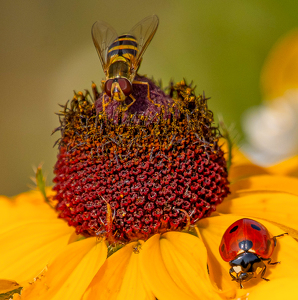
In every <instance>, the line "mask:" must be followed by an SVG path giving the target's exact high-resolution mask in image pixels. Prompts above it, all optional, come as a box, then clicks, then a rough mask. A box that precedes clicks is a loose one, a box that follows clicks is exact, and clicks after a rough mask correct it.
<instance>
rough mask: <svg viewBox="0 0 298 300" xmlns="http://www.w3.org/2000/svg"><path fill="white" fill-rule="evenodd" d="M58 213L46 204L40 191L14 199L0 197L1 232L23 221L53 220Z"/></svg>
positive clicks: (30, 192)
mask: <svg viewBox="0 0 298 300" xmlns="http://www.w3.org/2000/svg"><path fill="white" fill-rule="evenodd" d="M56 218H57V213H56V212H55V210H54V209H52V208H51V207H50V206H49V205H48V204H46V203H45V201H44V199H43V197H42V195H41V193H40V192H38V191H29V192H26V193H22V194H20V195H18V196H16V197H14V198H12V199H11V198H8V197H5V196H0V232H1V231H2V230H3V229H4V228H5V230H6V229H7V228H9V226H10V225H11V224H13V223H14V222H18V221H22V220H33V219H39V220H52V219H56Z"/></svg>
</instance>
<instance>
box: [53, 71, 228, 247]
mask: <svg viewBox="0 0 298 300" xmlns="http://www.w3.org/2000/svg"><path fill="white" fill-rule="evenodd" d="M135 80H140V81H142V82H145V83H146V84H134V85H133V94H132V95H133V97H134V98H135V99H136V101H135V102H134V103H133V104H132V105H130V103H131V100H130V98H129V97H127V99H126V101H125V102H124V103H119V102H117V101H111V100H110V99H109V98H108V97H107V96H104V95H103V93H101V94H99V93H98V91H97V88H96V86H95V84H93V85H92V90H93V94H94V97H95V99H96V101H95V102H93V101H92V100H91V96H90V95H89V93H88V92H86V94H85V95H83V94H82V93H78V94H76V95H75V96H74V98H73V99H72V101H71V102H70V103H67V104H66V105H65V106H64V107H63V111H62V112H61V113H60V122H61V126H60V127H58V128H57V129H56V130H55V131H57V130H60V131H61V138H60V139H59V140H58V144H59V154H58V160H57V163H56V165H55V170H54V172H55V174H56V177H55V178H54V182H55V186H54V190H55V191H56V192H57V194H56V196H55V199H56V200H58V204H57V207H56V209H57V211H58V212H59V217H60V218H63V219H65V220H66V221H67V222H68V224H69V225H70V226H74V227H75V228H76V232H77V233H80V234H84V235H86V236H90V235H91V236H106V237H107V239H108V240H110V241H111V237H112V239H114V240H116V241H119V242H129V241H132V240H138V239H147V238H149V237H150V236H151V235H153V234H155V233H162V232H165V231H169V230H184V229H185V228H186V229H188V228H189V226H190V225H191V224H194V223H195V222H196V221H197V220H199V219H201V218H203V217H207V216H209V215H210V214H211V212H213V211H215V209H216V205H217V204H219V203H221V202H222V201H223V199H224V198H225V197H226V196H227V194H228V193H229V188H228V180H227V170H226V161H225V159H224V156H223V155H224V154H223V151H222V150H221V148H220V147H219V145H218V139H219V136H220V134H219V131H218V129H217V128H216V127H214V126H213V115H212V112H211V111H210V110H208V107H207V99H206V98H205V96H204V95H199V96H195V94H194V89H193V88H192V87H191V86H190V85H187V84H186V83H185V81H182V82H180V83H178V84H176V85H172V86H171V88H170V92H169V95H167V94H165V93H164V92H163V91H162V90H161V89H160V88H159V87H157V85H156V84H155V83H153V82H152V81H151V80H149V79H148V78H146V77H140V76H136V79H135ZM109 209H110V211H109ZM109 237H110V238H109Z"/></svg>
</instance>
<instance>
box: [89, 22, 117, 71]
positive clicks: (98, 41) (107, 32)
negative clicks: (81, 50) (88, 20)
mask: <svg viewBox="0 0 298 300" xmlns="http://www.w3.org/2000/svg"><path fill="white" fill-rule="evenodd" d="M91 33H92V39H93V43H94V46H95V48H96V50H97V53H98V56H99V58H100V61H101V64H102V67H103V69H104V71H105V72H106V68H107V66H108V63H109V62H108V48H109V46H110V45H111V44H112V43H113V41H114V40H115V39H117V37H118V35H117V32H116V31H115V29H114V28H113V27H111V26H110V25H109V24H107V23H105V22H103V21H97V22H95V23H94V24H93V26H92V29H91Z"/></svg>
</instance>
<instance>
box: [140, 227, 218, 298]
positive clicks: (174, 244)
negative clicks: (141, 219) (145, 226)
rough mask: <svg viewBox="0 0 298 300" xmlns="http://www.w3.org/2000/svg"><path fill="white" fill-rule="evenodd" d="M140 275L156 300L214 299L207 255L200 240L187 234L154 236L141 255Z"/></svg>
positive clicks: (215, 295) (143, 248) (143, 247)
mask: <svg viewBox="0 0 298 300" xmlns="http://www.w3.org/2000/svg"><path fill="white" fill-rule="evenodd" d="M140 257H141V265H140V266H141V272H142V275H143V278H144V280H145V282H146V284H147V285H148V286H149V287H150V289H151V290H152V291H153V293H154V295H155V296H156V298H158V299H159V300H167V299H217V298H218V297H219V296H218V295H217V293H216V292H215V290H214V289H213V287H212V285H211V283H210V280H209V276H208V273H207V254H206V249H205V247H204V246H203V244H202V242H201V241H200V239H199V238H197V237H195V236H192V235H190V234H187V233H179V232H168V233H166V234H164V235H162V236H161V237H160V235H158V234H157V235H154V236H153V237H151V238H150V239H149V240H148V241H146V243H144V245H142V251H141V255H140Z"/></svg>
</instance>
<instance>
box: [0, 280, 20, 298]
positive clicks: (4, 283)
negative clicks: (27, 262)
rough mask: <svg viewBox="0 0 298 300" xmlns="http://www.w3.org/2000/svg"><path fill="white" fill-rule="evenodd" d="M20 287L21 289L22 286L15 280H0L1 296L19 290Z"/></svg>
mask: <svg viewBox="0 0 298 300" xmlns="http://www.w3.org/2000/svg"><path fill="white" fill-rule="evenodd" d="M18 287H20V285H19V284H18V283H17V282H16V281H14V280H7V279H0V296H1V294H4V293H7V292H9V291H12V290H15V289H17V288H18ZM0 299H1V297H0Z"/></svg>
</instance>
